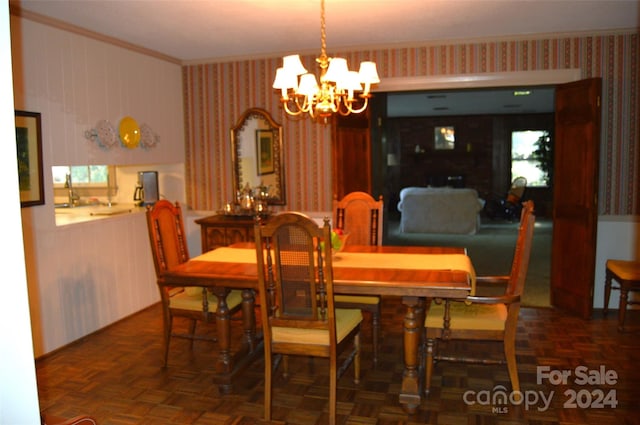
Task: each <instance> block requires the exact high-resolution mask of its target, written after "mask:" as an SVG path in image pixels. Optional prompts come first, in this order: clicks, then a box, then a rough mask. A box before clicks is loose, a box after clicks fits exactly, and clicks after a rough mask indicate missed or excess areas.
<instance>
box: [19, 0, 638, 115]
mask: <svg viewBox="0 0 640 425" xmlns="http://www.w3.org/2000/svg"><path fill="white" fill-rule="evenodd" d="M639 4H640V0H608V1H603V0H326V6H325V9H326V33H327V53H328V54H329V55H332V54H333V53H338V52H339V51H340V50H353V49H355V48H367V47H372V46H375V47H376V48H380V47H393V46H394V45H405V46H406V45H412V44H416V45H417V44H424V43H429V42H437V41H441V40H448V41H452V40H453V41H455V40H469V39H478V38H485V39H486V38H494V37H498V38H500V37H505V38H514V37H516V38H517V37H519V36H526V35H529V34H544V33H568V32H580V31H605V30H619V29H633V28H638V27H639V26H640V25H639V22H640V16H639V13H640V7H639ZM10 6H11V7H12V9H13V10H21V11H22V13H23V15H24V16H25V17H31V18H34V19H39V20H44V21H45V22H46V21H48V22H52V23H54V24H59V23H63V24H62V25H63V26H67V28H71V29H74V27H77V28H80V29H81V31H83V32H85V33H87V32H88V33H95V34H99V35H100V37H102V36H105V37H107V38H111V39H114V40H119V41H124V42H126V43H129V44H132V45H134V46H139V47H142V48H144V49H148V50H151V51H153V52H156V53H159V54H161V55H164V56H165V57H168V58H170V59H172V60H175V61H177V62H179V63H182V64H188V63H203V62H213V61H225V60H231V59H240V58H249V57H265V56H266V57H270V56H280V55H283V54H290V53H308V54H314V53H316V54H319V51H320V1H319V0H135V1H134V0H128V1H126V0H10ZM549 93H551V94H549ZM542 94H544V95H542ZM503 95H504V96H507V94H506V93H497V92H496V93H494V96H493V99H494V100H495V101H497V100H498V99H499V98H502V96H503ZM458 97H459V96H458V94H456V93H451V96H449V97H448V98H449V99H450V100H451V101H453V99H456V98H458ZM534 98H535V99H538V97H537V96H530V97H529V100H530V101H533V100H534ZM549 98H553V90H547V91H546V92H544V93H541V97H540V98H539V99H538V101H539V102H542V100H541V99H546V100H549ZM416 99H418V100H420V98H415V97H412V98H404V99H403V100H402V101H403V102H408V101H413V100H416ZM437 100H438V102H437V105H435V106H434V105H431V104H430V103H429V106H426V108H430V109H433V107H441V106H442V103H444V102H445V99H443V98H439V99H437ZM467 103H468V104H475V109H476V110H477V108H478V107H479V106H482V105H484V106H487V105H488V103H487V101H477V102H476V101H473V102H471V103H469V102H467ZM491 103H493V101H492V102H491ZM505 103H507V104H514V103H515V102H513V99H509V101H508V102H507V101H505V102H502V103H500V105H498V106H500V107H501V108H502V109H504V108H503V105H504V104H505ZM531 105H532V106H530V107H528V108H529V109H533V108H534V106H533V105H534V103H531ZM451 107H452V108H453V106H451ZM524 107H525V106H523V108H524ZM535 108H537V106H536V107H535ZM511 111H512V112H516V111H515V108H514V107H512V108H511ZM441 113H442V114H444V112H443V111H442V110H441Z"/></svg>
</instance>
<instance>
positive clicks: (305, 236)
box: [255, 212, 362, 424]
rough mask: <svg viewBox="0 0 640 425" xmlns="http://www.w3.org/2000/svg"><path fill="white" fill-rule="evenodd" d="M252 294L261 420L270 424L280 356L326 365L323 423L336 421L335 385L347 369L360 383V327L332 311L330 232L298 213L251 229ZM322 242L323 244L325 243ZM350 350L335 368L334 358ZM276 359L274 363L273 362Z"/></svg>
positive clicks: (357, 316) (352, 316)
mask: <svg viewBox="0 0 640 425" xmlns="http://www.w3.org/2000/svg"><path fill="white" fill-rule="evenodd" d="M255 238H256V257H257V265H258V284H259V286H258V288H259V289H258V292H259V294H260V306H261V308H260V311H261V318H262V330H263V337H264V358H265V360H264V361H265V370H264V373H265V382H264V385H265V388H264V417H265V420H267V421H270V420H271V400H272V386H273V383H272V381H273V373H274V371H275V369H276V368H277V367H278V364H279V362H280V359H281V358H282V356H284V359H283V363H284V365H283V366H284V367H283V368H284V374H285V378H286V377H288V365H287V363H288V356H289V355H299V356H313V357H324V358H327V359H328V360H329V420H328V422H329V423H330V424H335V421H336V391H337V381H338V378H339V377H340V376H341V375H342V373H343V372H344V371H345V370H346V368H347V367H348V366H349V365H350V364H351V363H353V365H354V375H355V382H356V383H358V381H359V378H360V322H361V321H362V312H361V311H360V310H357V309H336V308H335V303H334V294H333V269H332V261H331V242H330V241H331V228H330V226H329V221H328V219H325V222H324V226H323V227H322V228H320V227H318V225H317V224H316V223H315V222H314V221H313V220H311V219H310V218H308V217H306V216H305V215H303V214H299V213H293V212H290V213H281V214H278V215H275V216H273V217H271V218H270V219H269V220H268V222H266V223H265V224H264V225H260V224H256V226H255ZM325 242H326V243H325ZM350 347H353V348H352V350H351V351H350V352H349V353H348V355H347V356H343V357H346V359H344V361H343V362H342V363H341V364H340V367H338V356H339V355H340V354H341V353H342V352H346V351H345V350H346V349H347V348H350ZM275 356H277V358H276V357H275Z"/></svg>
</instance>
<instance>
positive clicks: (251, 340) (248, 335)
mask: <svg viewBox="0 0 640 425" xmlns="http://www.w3.org/2000/svg"><path fill="white" fill-rule="evenodd" d="M242 329H243V330H244V343H245V345H246V346H247V349H248V350H249V352H253V351H254V350H256V348H257V342H258V339H257V337H256V313H255V294H254V291H253V290H252V289H244V290H243V291H242Z"/></svg>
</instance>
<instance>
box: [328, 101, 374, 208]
mask: <svg viewBox="0 0 640 425" xmlns="http://www.w3.org/2000/svg"><path fill="white" fill-rule="evenodd" d="M332 154H333V155H332V161H333V164H332V165H333V193H334V195H336V196H337V197H338V199H342V198H343V197H344V195H346V194H347V193H350V192H354V191H362V192H366V193H371V136H370V132H369V118H368V114H367V113H362V114H357V115H349V116H346V117H343V116H338V117H336V119H335V120H334V122H333V135H332Z"/></svg>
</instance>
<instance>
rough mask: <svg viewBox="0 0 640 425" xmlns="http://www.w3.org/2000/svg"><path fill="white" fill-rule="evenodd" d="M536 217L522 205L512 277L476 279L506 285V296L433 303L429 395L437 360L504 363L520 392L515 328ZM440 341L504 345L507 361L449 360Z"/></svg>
mask: <svg viewBox="0 0 640 425" xmlns="http://www.w3.org/2000/svg"><path fill="white" fill-rule="evenodd" d="M534 222H535V215H534V213H533V201H526V202H524V203H523V208H522V212H521V219H520V226H519V229H518V238H517V240H516V245H515V250H514V256H513V261H512V265H511V273H510V274H509V275H508V276H486V277H482V276H478V277H477V278H476V283H477V285H478V286H480V285H488V284H504V285H506V287H505V292H504V294H503V295H500V296H481V295H470V296H468V297H467V298H466V299H464V300H456V301H454V300H445V301H443V302H442V303H439V304H438V303H436V302H433V301H432V302H431V304H430V306H429V309H428V310H427V313H426V319H425V328H426V330H425V336H426V359H425V362H426V365H425V372H426V373H425V392H426V393H427V394H428V393H429V390H430V388H431V375H432V373H433V364H434V362H435V361H436V360H449V361H457V362H467V363H480V364H495V363H498V364H504V363H505V362H506V364H507V369H508V372H509V379H510V380H511V387H512V390H513V391H514V392H518V391H520V381H519V379H518V369H517V365H516V349H515V342H516V327H517V323H518V314H519V312H520V297H521V296H522V292H523V290H524V283H525V279H526V276H527V269H528V267H529V257H530V254H531V241H532V239H533V228H534ZM438 340H476V341H477V340H483V341H501V342H502V343H503V351H504V359H497V360H496V359H490V358H487V357H482V358H477V357H476V358H472V357H468V356H465V353H461V354H460V355H453V356H445V355H441V354H440V353H438V352H437V351H438V350H437V347H436V342H437V341H438Z"/></svg>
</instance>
